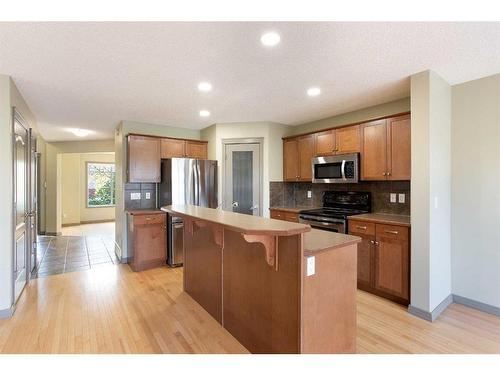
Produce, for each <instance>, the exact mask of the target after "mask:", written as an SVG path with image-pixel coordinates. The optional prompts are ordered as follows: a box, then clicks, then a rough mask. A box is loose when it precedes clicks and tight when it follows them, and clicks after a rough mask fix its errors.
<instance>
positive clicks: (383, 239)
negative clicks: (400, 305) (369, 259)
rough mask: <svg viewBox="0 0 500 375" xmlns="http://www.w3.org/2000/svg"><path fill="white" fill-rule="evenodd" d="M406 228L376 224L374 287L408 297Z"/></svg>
mask: <svg viewBox="0 0 500 375" xmlns="http://www.w3.org/2000/svg"><path fill="white" fill-rule="evenodd" d="M408 237H409V236H408V228H406V227H400V226H395V225H383V224H377V226H376V242H375V244H376V246H375V270H374V277H375V278H374V287H375V289H377V290H379V291H381V292H383V293H388V294H390V295H392V296H395V297H399V298H402V299H404V300H408V299H409V258H410V254H409V242H408Z"/></svg>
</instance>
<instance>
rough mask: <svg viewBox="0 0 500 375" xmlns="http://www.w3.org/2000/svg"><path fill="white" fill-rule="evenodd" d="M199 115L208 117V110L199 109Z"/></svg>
mask: <svg viewBox="0 0 500 375" xmlns="http://www.w3.org/2000/svg"><path fill="white" fill-rule="evenodd" d="M200 116H201V117H208V116H210V112H209V111H206V110H202V111H200Z"/></svg>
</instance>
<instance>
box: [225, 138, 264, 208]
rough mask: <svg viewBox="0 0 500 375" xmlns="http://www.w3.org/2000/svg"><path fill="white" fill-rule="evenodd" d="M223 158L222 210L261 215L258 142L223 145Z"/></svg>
mask: <svg viewBox="0 0 500 375" xmlns="http://www.w3.org/2000/svg"><path fill="white" fill-rule="evenodd" d="M224 160H225V168H224V177H225V178H224V203H223V207H224V210H226V211H233V212H238V213H241V214H247V215H257V216H260V215H261V214H262V212H261V207H260V197H261V191H260V187H261V181H260V179H261V171H260V143H238V144H226V145H225V159H224Z"/></svg>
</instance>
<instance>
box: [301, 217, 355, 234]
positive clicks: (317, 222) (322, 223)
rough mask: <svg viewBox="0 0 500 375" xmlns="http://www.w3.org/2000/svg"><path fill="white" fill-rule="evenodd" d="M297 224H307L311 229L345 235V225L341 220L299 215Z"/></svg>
mask: <svg viewBox="0 0 500 375" xmlns="http://www.w3.org/2000/svg"><path fill="white" fill-rule="evenodd" d="M299 222H300V223H302V224H308V225H310V226H311V227H313V228H316V229H321V230H327V231H330V232H336V233H346V229H347V225H346V221H345V220H343V219H333V218H324V217H320V216H312V215H306V214H304V215H300V216H299Z"/></svg>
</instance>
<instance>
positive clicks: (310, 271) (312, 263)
mask: <svg viewBox="0 0 500 375" xmlns="http://www.w3.org/2000/svg"><path fill="white" fill-rule="evenodd" d="M306 268H307V270H306V276H312V275H314V274H315V273H316V257H307V267H306Z"/></svg>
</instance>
